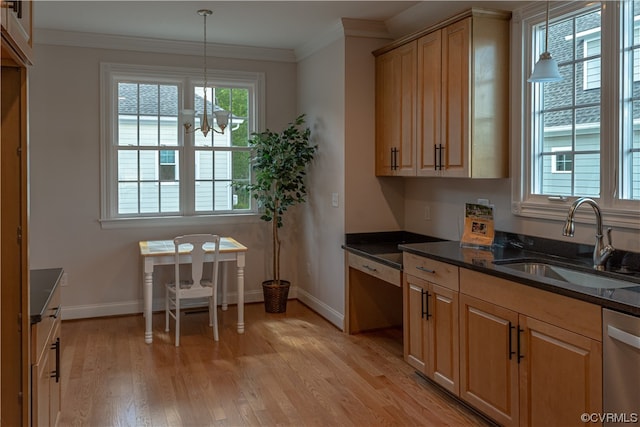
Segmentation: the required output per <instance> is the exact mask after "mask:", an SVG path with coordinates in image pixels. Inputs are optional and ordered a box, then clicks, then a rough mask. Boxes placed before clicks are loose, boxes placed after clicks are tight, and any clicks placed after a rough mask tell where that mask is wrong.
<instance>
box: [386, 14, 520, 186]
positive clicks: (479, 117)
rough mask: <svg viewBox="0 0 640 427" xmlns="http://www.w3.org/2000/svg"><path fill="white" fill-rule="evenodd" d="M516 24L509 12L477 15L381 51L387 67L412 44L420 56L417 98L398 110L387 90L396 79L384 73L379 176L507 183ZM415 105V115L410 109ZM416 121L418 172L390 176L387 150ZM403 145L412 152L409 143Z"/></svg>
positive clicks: (410, 98)
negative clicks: (511, 44)
mask: <svg viewBox="0 0 640 427" xmlns="http://www.w3.org/2000/svg"><path fill="white" fill-rule="evenodd" d="M509 19H510V14H509V13H507V12H494V11H488V10H478V9H471V10H469V11H467V12H464V13H462V14H459V15H457V16H455V17H453V18H451V19H449V20H447V21H444V22H442V23H440V24H438V25H436V26H433V27H430V28H428V29H426V30H423V31H420V32H419V33H416V34H413V35H410V36H408V37H406V38H404V39H402V40H399V41H396V42H394V43H393V44H391V45H389V46H387V47H384V48H381V49H378V50H377V51H375V52H374V54H375V55H376V59H377V61H378V62H382V61H384V59H381V58H382V57H386V56H388V55H389V56H393V55H394V53H396V51H400V50H404V49H408V48H407V45H412V46H413V45H414V44H415V47H413V48H412V49H414V50H415V51H416V61H415V62H416V71H415V84H414V87H415V90H416V92H415V93H412V94H406V91H396V92H395V94H396V96H399V97H402V96H405V98H402V99H401V100H396V103H395V107H396V108H394V104H390V103H389V101H388V100H387V99H386V98H387V97H388V95H387V96H385V95H384V93H385V91H386V89H384V88H385V87H386V85H390V86H392V87H393V86H395V84H393V83H388V82H386V80H387V79H388V78H389V73H385V72H384V70H382V69H381V68H380V67H378V68H377V72H376V91H377V92H376V96H377V98H376V99H377V103H376V150H377V152H376V174H377V175H379V176H380V175H401V176H406V175H412V176H441V177H466V178H504V177H508V175H509V140H508V138H509V123H508V118H509V110H508V107H509V49H510V47H509ZM409 75H410V74H409V73H406V74H404V76H405V77H408V76H409ZM410 86H411V85H409V84H405V85H404V86H403V89H407V88H409V87H410ZM380 91H382V92H383V94H382V95H380V94H379V92H380ZM387 93H388V92H387ZM411 102H413V103H414V104H413V105H414V106H413V109H411V108H408V107H407V105H409V103H411ZM399 105H402V106H403V107H404V108H397V107H398V106H399ZM389 114H395V115H396V116H395V117H394V119H395V120H389V119H388V118H389ZM405 114H411V117H410V118H405V117H404V115H405ZM410 122H413V123H414V124H415V129H414V131H413V132H414V135H415V136H414V138H413V141H412V146H413V147H414V148H413V150H414V152H415V156H416V158H415V160H414V165H413V167H412V168H405V169H403V170H402V173H388V172H387V170H385V169H384V168H382V167H380V163H379V160H381V159H382V158H383V157H384V156H385V155H387V156H390V155H391V154H388V153H391V152H392V151H391V147H389V146H386V145H385V141H388V140H389V137H388V134H390V133H395V134H397V133H401V132H402V131H405V135H407V133H406V131H407V126H408V125H409V123H410ZM403 143H404V145H403V149H405V150H406V146H407V145H408V143H407V140H406V139H405V140H403ZM380 150H385V151H386V152H387V153H383V152H381V151H380ZM408 158H409V157H408V156H403V157H402V159H403V160H406V159H408ZM391 160H393V159H391Z"/></svg>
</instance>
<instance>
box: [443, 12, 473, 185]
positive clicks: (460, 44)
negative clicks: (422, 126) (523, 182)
mask: <svg viewBox="0 0 640 427" xmlns="http://www.w3.org/2000/svg"><path fill="white" fill-rule="evenodd" d="M442 31H443V34H442V87H443V93H442V117H441V120H442V125H441V126H442V132H443V135H442V141H443V142H442V143H443V145H444V151H443V153H442V161H443V164H442V176H458V177H460V176H461V177H467V176H469V110H470V108H471V107H470V106H471V100H470V97H469V76H470V72H471V70H470V55H471V51H470V39H471V18H466V19H463V20H462V21H459V22H456V23H454V24H451V25H449V26H447V27H445V28H444V29H443V30H442Z"/></svg>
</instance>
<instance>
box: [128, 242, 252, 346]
mask: <svg viewBox="0 0 640 427" xmlns="http://www.w3.org/2000/svg"><path fill="white" fill-rule="evenodd" d="M139 245H140V256H141V258H142V263H143V273H142V293H143V297H144V308H143V310H144V311H143V312H144V319H145V330H144V341H145V342H146V343H147V344H150V343H151V342H153V325H152V321H151V319H152V317H153V316H152V314H153V312H152V302H153V269H154V268H155V266H156V265H173V263H174V259H173V257H174V251H175V247H174V245H173V240H148V241H141V242H139ZM205 250H206V247H205ZM212 251H213V248H212ZM246 251H247V247H246V246H244V245H243V244H241V243H239V242H237V241H236V240H234V239H232V238H231V237H221V238H220V254H219V256H218V260H219V261H221V262H225V261H226V262H229V261H235V262H236V268H237V286H238V333H239V334H242V333H244V266H245V252H246ZM185 252H186V251H185ZM181 257H182V255H181ZM205 261H207V256H206V253H205ZM208 261H211V259H208ZM184 262H185V263H189V262H191V260H190V256H189V255H187V254H186V253H185V255H184ZM223 265H224V264H223ZM228 270H229V269H228V267H226V266H225V268H223V269H222V271H223V278H222V302H221V303H222V304H221V305H222V309H223V310H226V309H227V271H228Z"/></svg>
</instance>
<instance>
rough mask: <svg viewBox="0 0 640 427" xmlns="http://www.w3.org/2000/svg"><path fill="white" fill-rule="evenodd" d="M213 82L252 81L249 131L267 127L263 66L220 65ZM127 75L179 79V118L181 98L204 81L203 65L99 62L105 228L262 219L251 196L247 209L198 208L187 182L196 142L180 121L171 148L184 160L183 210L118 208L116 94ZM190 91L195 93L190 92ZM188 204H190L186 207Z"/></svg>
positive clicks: (152, 79)
mask: <svg viewBox="0 0 640 427" xmlns="http://www.w3.org/2000/svg"><path fill="white" fill-rule="evenodd" d="M208 77H209V82H210V84H213V85H215V84H220V85H221V86H222V85H228V84H230V85H235V86H240V85H244V86H251V91H253V93H254V94H255V96H254V97H253V100H251V99H250V101H249V102H250V105H249V113H248V114H249V115H250V116H251V121H252V123H253V128H252V129H250V130H249V131H250V132H255V131H257V130H258V129H264V123H265V120H264V117H265V96H264V93H265V76H264V73H263V72H246V71H221V70H209V76H208ZM123 78H131V79H133V78H135V80H136V81H149V82H151V83H158V82H160V83H164V82H167V83H172V84H178V85H179V86H180V89H179V91H180V90H181V91H182V93H183V94H184V95H183V97H182V99H179V101H178V102H179V104H178V111H179V116H178V121H179V123H182V121H183V117H182V110H183V109H184V108H185V107H184V105H183V103H184V102H185V100H186V102H191V103H192V99H191V98H192V97H193V94H191V93H190V92H191V91H192V88H193V86H195V85H198V84H200V85H202V78H203V76H202V70H201V69H193V68H180V67H157V66H146V65H133V64H115V63H101V64H100V98H101V123H100V134H101V138H100V151H101V169H100V175H101V176H100V178H101V185H100V190H101V207H100V219H99V222H100V224H101V227H102V228H133V227H157V226H172V225H200V224H236V223H247V222H249V223H258V222H260V215H259V214H258V212H257V206H255V204H254V201H253V199H252V200H251V203H252V206H251V209H250V210H248V211H240V212H238V211H235V212H223V213H217V214H211V213H207V214H200V213H197V212H196V211H195V210H194V207H190V205H189V203H191V201H192V200H191V199H192V198H193V195H191V194H190V193H191V190H186V187H187V186H192V185H193V182H194V181H193V180H194V171H193V170H192V168H191V167H190V166H187V167H185V166H186V165H187V162H188V161H189V158H188V154H189V153H193V147H192V146H191V145H192V144H189V143H187V144H185V140H186V139H187V138H188V137H185V132H184V131H183V128H182V126H180V129H179V132H178V146H175V147H173V146H171V147H168V149H175V150H178V151H179V156H180V159H179V162H180V166H177V168H178V170H179V174H180V183H181V186H182V187H183V188H184V189H185V190H183V191H181V195H180V207H181V213H180V214H177V215H157V216H144V215H120V214H118V212H117V204H118V201H117V180H118V161H117V152H118V150H117V147H115V146H114V145H113V144H114V140H115V136H116V133H115V132H116V128H117V126H116V125H117V105H114V104H115V100H117V93H118V87H117V84H116V82H117V81H118V80H121V79H123ZM188 97H191V98H188ZM185 207H187V208H186V209H185Z"/></svg>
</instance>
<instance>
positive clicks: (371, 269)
mask: <svg viewBox="0 0 640 427" xmlns="http://www.w3.org/2000/svg"><path fill="white" fill-rule="evenodd" d="M362 267H364V268H366V269H367V270H369V271H378V269H377V268H374V267H369V266H368V265H366V264H365V265H363V266H362Z"/></svg>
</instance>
